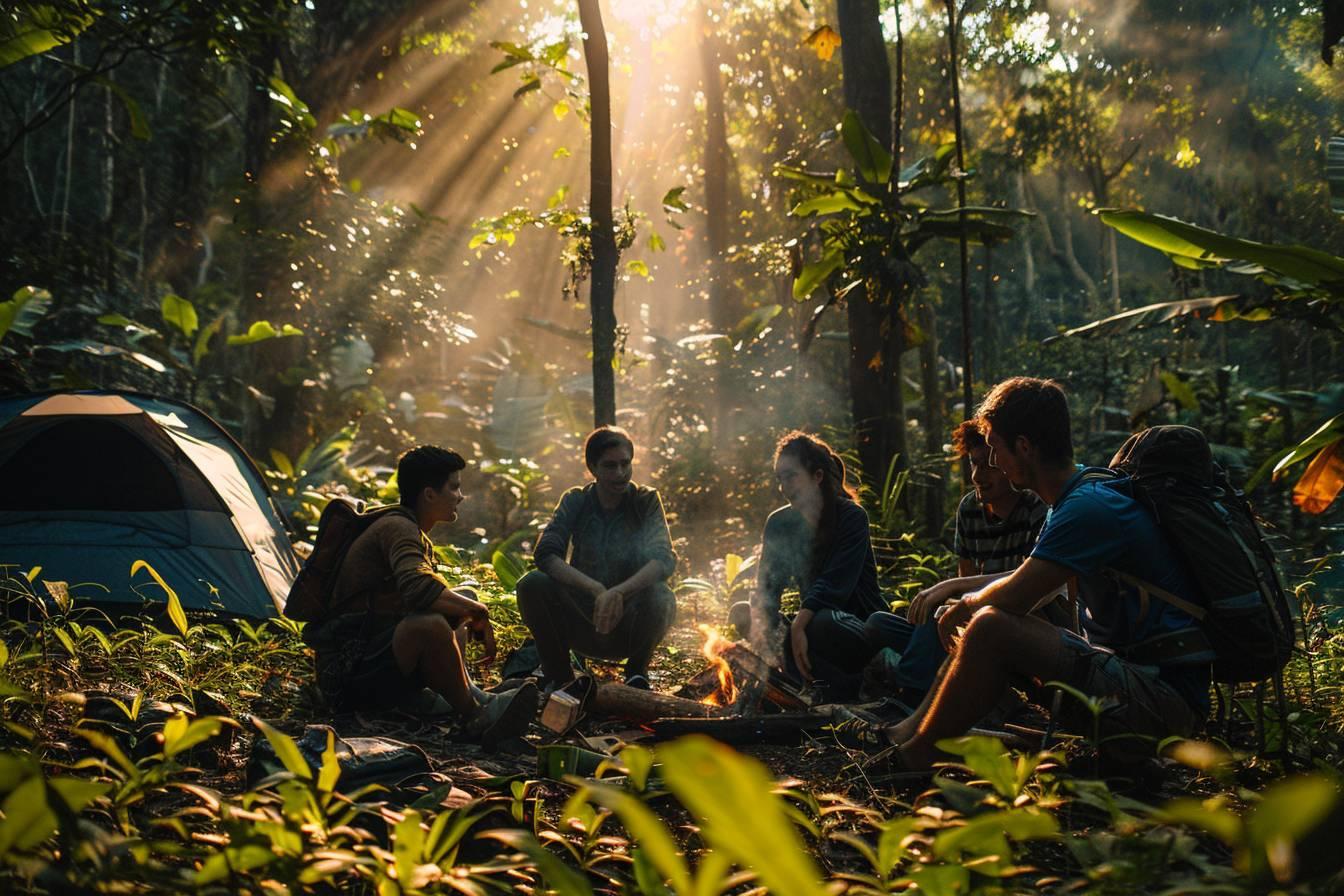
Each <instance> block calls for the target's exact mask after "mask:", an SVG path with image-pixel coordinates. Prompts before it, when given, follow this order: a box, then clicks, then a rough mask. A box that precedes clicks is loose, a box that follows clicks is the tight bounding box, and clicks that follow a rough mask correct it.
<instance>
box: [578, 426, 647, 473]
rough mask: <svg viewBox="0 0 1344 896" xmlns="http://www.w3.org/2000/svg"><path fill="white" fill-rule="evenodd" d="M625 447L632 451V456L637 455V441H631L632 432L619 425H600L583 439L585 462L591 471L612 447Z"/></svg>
mask: <svg viewBox="0 0 1344 896" xmlns="http://www.w3.org/2000/svg"><path fill="white" fill-rule="evenodd" d="M618 446H620V447H623V448H625V449H627V450H628V451H629V452H630V456H631V457H634V455H635V443H634V442H632V441H630V434H629V433H628V432H626V431H625V430H623V429H621V428H620V427H619V426H599V427H598V428H597V429H595V430H593V431H592V432H590V433H588V438H586V439H584V440H583V463H584V466H586V467H587V468H588V469H589V470H590V471H591V470H593V469H595V468H596V467H597V462H598V461H599V460H601V459H602V455H604V454H606V453H607V451H608V450H609V449H611V448H616V447H618Z"/></svg>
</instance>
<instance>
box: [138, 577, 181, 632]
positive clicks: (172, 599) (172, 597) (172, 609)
mask: <svg viewBox="0 0 1344 896" xmlns="http://www.w3.org/2000/svg"><path fill="white" fill-rule="evenodd" d="M142 569H143V570H145V571H146V572H148V573H149V576H150V578H152V579H153V580H154V581H155V583H157V584H158V586H159V587H160V588H162V589H163V590H164V593H165V594H167V595H168V618H169V619H170V620H172V623H173V626H174V627H175V628H176V629H177V631H178V633H179V634H180V635H182V637H184V638H185V637H186V636H187V614H186V612H185V611H184V610H183V609H182V601H181V600H179V599H178V596H177V592H176V591H174V590H173V589H172V588H171V587H169V585H168V583H167V582H165V581H164V580H163V576H161V575H159V571H158V570H157V569H155V568H154V567H152V566H150V565H149V564H148V563H146V562H145V561H144V560H137V561H135V562H134V563H132V564H131V578H135V574H136V573H137V572H139V571H140V570H142Z"/></svg>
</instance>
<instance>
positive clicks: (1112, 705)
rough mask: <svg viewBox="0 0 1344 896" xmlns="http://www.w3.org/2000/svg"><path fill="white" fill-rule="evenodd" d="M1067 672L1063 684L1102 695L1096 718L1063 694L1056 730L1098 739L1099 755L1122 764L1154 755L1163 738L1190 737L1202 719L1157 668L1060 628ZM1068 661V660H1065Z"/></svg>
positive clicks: (1089, 694) (1093, 695)
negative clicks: (1070, 658) (1124, 658)
mask: <svg viewBox="0 0 1344 896" xmlns="http://www.w3.org/2000/svg"><path fill="white" fill-rule="evenodd" d="M1060 634H1061V638H1062V640H1063V646H1064V650H1065V653H1066V655H1067V656H1070V657H1072V672H1071V673H1070V674H1069V675H1068V676H1067V677H1066V678H1064V679H1063V681H1064V683H1065V684H1067V685H1069V686H1070V687H1072V688H1075V689H1076V690H1078V691H1081V692H1082V693H1084V694H1087V695H1088V696H1090V697H1099V698H1101V709H1100V712H1099V714H1098V715H1097V716H1096V717H1095V720H1094V716H1093V713H1092V712H1091V711H1090V710H1089V709H1088V707H1086V706H1085V705H1083V703H1082V701H1080V700H1079V699H1078V698H1077V697H1075V696H1074V695H1072V694H1068V693H1065V694H1064V696H1063V701H1062V702H1061V704H1060V712H1059V724H1060V727H1061V728H1064V729H1065V730H1067V731H1070V732H1072V733H1074V734H1080V735H1082V736H1083V737H1086V738H1093V737H1094V736H1095V737H1096V738H1097V739H1098V747H1099V748H1100V749H1101V751H1102V752H1103V753H1105V754H1106V755H1108V756H1109V757H1111V758H1114V759H1116V760H1118V761H1121V762H1133V761H1136V760H1140V759H1144V758H1148V757H1151V756H1153V755H1154V753H1155V750H1156V747H1157V745H1158V743H1159V742H1161V741H1162V740H1163V739H1164V738H1168V737H1171V736H1173V735H1174V736H1177V737H1190V736H1191V735H1193V734H1195V733H1196V732H1197V731H1198V730H1199V729H1200V727H1201V726H1202V725H1203V722H1204V720H1203V718H1202V717H1201V715H1200V714H1199V713H1197V712H1196V711H1195V710H1194V709H1193V708H1192V707H1191V706H1190V704H1189V703H1187V702H1186V701H1185V698H1183V697H1182V696H1181V695H1180V694H1179V693H1177V692H1176V690H1175V689H1174V688H1173V687H1172V686H1171V685H1170V684H1168V683H1167V682H1165V681H1163V680H1162V679H1161V678H1159V677H1158V670H1157V667H1156V666H1140V665H1136V664H1135V663H1131V662H1128V661H1126V660H1123V659H1121V658H1120V657H1118V656H1116V655H1115V654H1114V653H1112V652H1111V651H1109V650H1106V649H1104V648H1101V647H1097V646H1096V645H1093V644H1089V643H1088V642H1087V641H1085V640H1084V639H1082V638H1081V637H1079V636H1078V635H1076V634H1074V633H1073V632H1070V631H1062V632H1061V633H1060ZM1066 662H1068V660H1066Z"/></svg>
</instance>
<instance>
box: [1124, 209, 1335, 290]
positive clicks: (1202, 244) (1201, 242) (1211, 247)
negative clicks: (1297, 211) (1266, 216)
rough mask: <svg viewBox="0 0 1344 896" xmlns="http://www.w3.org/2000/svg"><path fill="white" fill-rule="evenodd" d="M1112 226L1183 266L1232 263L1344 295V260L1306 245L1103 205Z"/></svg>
mask: <svg viewBox="0 0 1344 896" xmlns="http://www.w3.org/2000/svg"><path fill="white" fill-rule="evenodd" d="M1098 214H1099V215H1100V216H1101V220H1102V221H1103V222H1104V223H1106V224H1107V225H1109V226H1111V227H1113V228H1115V229H1116V230H1118V231H1120V232H1121V233H1123V234H1124V235H1125V236H1127V237H1130V238H1131V239H1133V240H1136V241H1138V242H1140V243H1143V244H1144V245H1145V246H1151V247H1153V248H1154V249H1157V250H1158V251H1160V252H1163V253H1165V254H1166V255H1167V256H1168V257H1170V258H1171V260H1172V261H1173V262H1175V263H1176V264H1178V265H1181V266H1183V267H1188V268H1200V267H1229V268H1230V269H1231V270H1235V271H1237V272H1239V273H1245V274H1253V275H1256V276H1260V277H1262V279H1266V280H1270V281H1272V282H1282V281H1288V282H1287V283H1284V284H1283V285H1286V286H1289V287H1290V288H1292V287H1307V288H1320V289H1324V290H1326V291H1328V292H1329V293H1330V294H1331V298H1344V258H1340V257H1338V256H1335V255H1331V254H1330V253H1328V252H1322V251H1320V250H1319V249H1310V248H1308V247H1306V246H1296V245H1282V244H1277V243H1257V242H1254V241H1252V240H1243V239H1238V238H1237V237H1231V236H1225V235H1224V234H1221V233H1216V232H1215V231H1212V230H1206V229H1205V228H1203V227H1197V226H1195V225H1194V224H1187V223H1186V222H1184V221H1179V220H1177V219H1175V218H1169V217H1167V216H1166V215H1154V214H1150V213H1148V212H1140V211H1134V210H1132V209H1101V210H1100V211H1099V212H1098Z"/></svg>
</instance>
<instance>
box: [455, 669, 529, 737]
mask: <svg viewBox="0 0 1344 896" xmlns="http://www.w3.org/2000/svg"><path fill="white" fill-rule="evenodd" d="M486 698H487V699H486V701H485V702H484V703H482V704H480V705H479V706H477V707H476V711H475V712H474V713H472V714H471V718H469V719H468V720H467V724H466V732H467V734H469V735H471V736H472V737H475V738H477V739H479V740H480V742H481V744H482V745H484V746H493V745H495V744H497V743H499V742H500V741H501V740H507V739H508V738H510V737H520V736H522V735H523V734H525V733H526V732H527V728H528V726H529V725H531V724H532V720H533V719H535V718H536V717H537V703H538V701H539V699H540V695H539V694H538V691H537V686H536V685H535V684H533V683H532V682H528V683H527V684H525V685H523V686H522V687H520V688H516V689H514V690H512V691H504V692H503V693H501V694H486Z"/></svg>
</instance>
